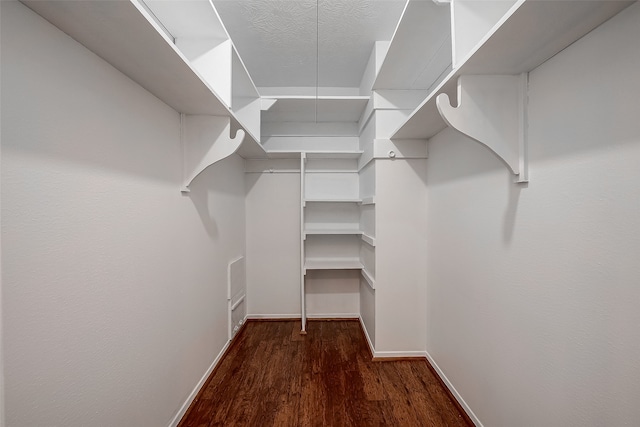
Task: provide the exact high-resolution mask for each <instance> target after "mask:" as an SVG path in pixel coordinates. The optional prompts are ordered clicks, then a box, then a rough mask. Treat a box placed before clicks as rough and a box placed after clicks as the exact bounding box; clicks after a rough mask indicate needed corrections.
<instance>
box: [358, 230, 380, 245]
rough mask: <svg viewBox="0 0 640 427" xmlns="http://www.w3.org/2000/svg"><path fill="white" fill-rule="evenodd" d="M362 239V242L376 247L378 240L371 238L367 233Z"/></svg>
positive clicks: (363, 234)
mask: <svg viewBox="0 0 640 427" xmlns="http://www.w3.org/2000/svg"><path fill="white" fill-rule="evenodd" d="M361 238H362V241H363V242H365V243H367V244H368V245H369V246H373V247H375V246H376V238H375V237H371V236H369V235H368V234H366V233H362V236H361Z"/></svg>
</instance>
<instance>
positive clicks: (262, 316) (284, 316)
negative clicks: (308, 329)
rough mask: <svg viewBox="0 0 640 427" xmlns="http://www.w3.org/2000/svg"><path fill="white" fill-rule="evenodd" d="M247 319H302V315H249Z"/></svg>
mask: <svg viewBox="0 0 640 427" xmlns="http://www.w3.org/2000/svg"><path fill="white" fill-rule="evenodd" d="M247 319H256V320H260V319H300V314H247Z"/></svg>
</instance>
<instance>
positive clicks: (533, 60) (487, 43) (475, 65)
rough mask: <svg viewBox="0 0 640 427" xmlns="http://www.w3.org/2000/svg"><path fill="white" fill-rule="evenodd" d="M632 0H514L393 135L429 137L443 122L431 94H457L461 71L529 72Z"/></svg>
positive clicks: (451, 96)
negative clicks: (459, 63)
mask: <svg viewBox="0 0 640 427" xmlns="http://www.w3.org/2000/svg"><path fill="white" fill-rule="evenodd" d="M633 2H634V1H606V0H590V1H539V0H519V1H518V2H517V3H516V4H515V5H514V6H513V7H512V8H511V9H510V10H509V11H508V12H507V13H506V14H505V16H504V17H503V18H502V19H501V20H500V21H499V22H498V23H497V24H496V25H495V26H494V27H493V28H492V29H491V31H489V33H488V34H487V35H486V36H485V37H484V38H483V39H482V40H481V41H480V42H479V43H478V45H477V46H476V48H475V49H474V50H472V52H470V54H469V55H468V56H467V57H466V58H465V59H464V60H463V61H462V63H461V65H460V67H458V68H456V69H454V70H453V71H451V72H450V73H449V75H448V76H447V77H446V78H445V79H444V80H443V81H442V82H441V83H440V84H439V85H438V87H437V88H436V89H435V90H434V91H432V92H431V94H430V95H429V96H428V97H427V99H425V100H424V101H423V102H422V103H421V104H420V105H419V106H418V107H417V108H416V109H415V110H414V111H413V113H412V114H411V115H410V116H409V118H408V119H407V120H406V121H405V123H404V124H403V125H402V126H400V127H399V128H398V129H397V130H396V131H395V132H394V133H393V134H392V135H393V136H392V139H428V138H431V137H432V136H434V135H435V134H437V133H438V132H440V131H441V130H443V129H444V128H445V127H446V124H445V122H444V120H443V119H442V117H440V114H439V113H438V109H437V107H436V97H437V95H439V94H440V93H446V94H447V95H449V97H450V98H451V99H452V100H455V99H456V98H457V97H456V90H455V89H456V84H457V80H458V77H459V76H461V75H464V74H509V75H515V74H520V73H523V72H528V71H531V70H533V69H534V68H536V67H537V66H539V65H540V64H542V63H543V62H545V61H546V60H548V59H549V58H551V57H553V56H554V55H555V54H557V53H558V52H560V51H562V50H563V49H565V48H566V47H567V46H569V45H570V44H572V43H573V42H575V41H576V40H578V39H579V38H581V37H582V36H584V35H585V34H587V33H588V32H590V31H591V30H593V29H594V28H596V27H597V26H598V25H600V24H602V23H603V22H605V21H606V20H608V19H609V18H611V17H612V16H614V15H615V14H617V13H618V12H620V11H621V10H622V9H624V8H625V7H627V6H629V5H630V4H632V3H633Z"/></svg>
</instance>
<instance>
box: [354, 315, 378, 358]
mask: <svg viewBox="0 0 640 427" xmlns="http://www.w3.org/2000/svg"><path fill="white" fill-rule="evenodd" d="M358 319H360V326H362V330H363V331H364V336H365V337H366V338H367V343H368V344H369V351H371V354H375V352H376V349H375V347H374V346H373V341H371V337H370V336H369V331H367V325H365V324H364V320H362V316H358Z"/></svg>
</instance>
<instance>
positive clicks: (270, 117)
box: [262, 96, 370, 122]
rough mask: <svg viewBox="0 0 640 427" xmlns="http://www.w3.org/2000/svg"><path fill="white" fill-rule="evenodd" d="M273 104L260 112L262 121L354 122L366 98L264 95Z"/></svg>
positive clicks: (362, 109) (367, 97)
mask: <svg viewBox="0 0 640 427" xmlns="http://www.w3.org/2000/svg"><path fill="white" fill-rule="evenodd" d="M264 99H275V100H276V102H275V104H274V105H273V106H272V107H271V108H269V110H267V111H264V112H263V113H262V121H263V122H357V121H358V120H359V119H360V117H361V116H362V112H363V111H364V109H365V107H366V106H367V102H369V99H370V97H369V96H319V97H318V98H317V99H316V97H315V96H266V97H264Z"/></svg>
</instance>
